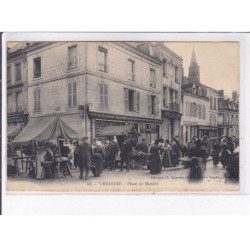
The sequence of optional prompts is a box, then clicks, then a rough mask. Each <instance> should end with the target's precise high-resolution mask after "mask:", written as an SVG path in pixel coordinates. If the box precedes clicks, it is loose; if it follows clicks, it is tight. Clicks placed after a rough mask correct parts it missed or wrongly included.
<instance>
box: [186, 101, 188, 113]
mask: <svg viewBox="0 0 250 250" xmlns="http://www.w3.org/2000/svg"><path fill="white" fill-rule="evenodd" d="M185 112H186V116H188V102H186V110H185Z"/></svg>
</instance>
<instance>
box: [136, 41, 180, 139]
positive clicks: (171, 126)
mask: <svg viewBox="0 0 250 250" xmlns="http://www.w3.org/2000/svg"><path fill="white" fill-rule="evenodd" d="M135 44H136V45H135ZM134 46H136V48H137V49H139V50H141V51H143V52H144V53H147V54H149V55H151V56H153V57H155V58H157V59H159V60H160V61H161V93H162V97H161V103H160V107H161V116H162V119H163V123H162V126H161V137H162V138H163V139H173V138H174V137H175V136H181V133H180V129H181V116H182V105H181V85H182V81H183V59H182V58H181V57H180V56H178V55H177V54H175V53H174V52H173V51H171V50H170V49H168V48H167V47H166V46H165V45H164V43H163V42H136V43H134Z"/></svg>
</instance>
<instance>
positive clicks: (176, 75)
mask: <svg viewBox="0 0 250 250" xmlns="http://www.w3.org/2000/svg"><path fill="white" fill-rule="evenodd" d="M174 79H175V82H176V83H178V80H179V79H178V67H177V66H176V67H174Z"/></svg>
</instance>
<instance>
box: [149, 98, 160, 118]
mask: <svg viewBox="0 0 250 250" xmlns="http://www.w3.org/2000/svg"><path fill="white" fill-rule="evenodd" d="M148 114H150V115H158V114H159V97H158V96H154V95H148Z"/></svg>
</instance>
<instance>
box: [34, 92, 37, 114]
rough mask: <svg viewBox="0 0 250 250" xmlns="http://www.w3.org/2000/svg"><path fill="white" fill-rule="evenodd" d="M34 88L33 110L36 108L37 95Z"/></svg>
mask: <svg viewBox="0 0 250 250" xmlns="http://www.w3.org/2000/svg"><path fill="white" fill-rule="evenodd" d="M36 92H37V91H36V90H35V91H34V110H37V95H36Z"/></svg>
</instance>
